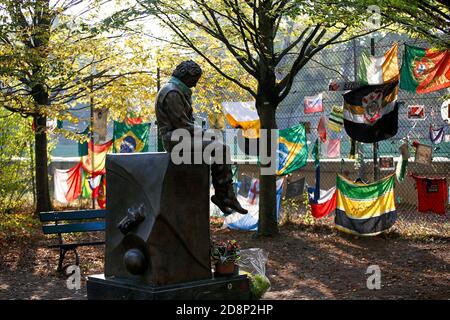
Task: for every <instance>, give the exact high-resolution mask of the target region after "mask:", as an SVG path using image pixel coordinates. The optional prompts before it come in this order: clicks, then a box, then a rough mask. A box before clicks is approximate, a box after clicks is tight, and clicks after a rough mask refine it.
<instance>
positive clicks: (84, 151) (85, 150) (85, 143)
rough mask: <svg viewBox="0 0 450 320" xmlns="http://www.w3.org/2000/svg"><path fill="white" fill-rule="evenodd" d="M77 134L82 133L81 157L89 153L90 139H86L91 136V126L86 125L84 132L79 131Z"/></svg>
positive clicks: (79, 144) (79, 147)
mask: <svg viewBox="0 0 450 320" xmlns="http://www.w3.org/2000/svg"><path fill="white" fill-rule="evenodd" d="M77 134H79V135H82V139H84V140H83V141H78V155H79V156H80V157H82V156H86V155H87V154H88V149H89V148H88V144H89V142H88V141H85V139H86V138H90V131H89V126H87V127H86V129H84V130H83V131H82V132H78V133H77Z"/></svg>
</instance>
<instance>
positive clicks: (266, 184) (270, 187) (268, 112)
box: [256, 86, 278, 237]
mask: <svg viewBox="0 0 450 320" xmlns="http://www.w3.org/2000/svg"><path fill="white" fill-rule="evenodd" d="M272 88H273V87H272ZM259 91H260V92H261V94H258V97H257V99H256V107H257V109H258V114H259V117H260V122H261V129H268V130H267V148H266V150H267V156H268V158H270V159H272V161H273V160H275V156H276V154H272V153H271V150H272V148H271V147H270V145H271V143H277V141H271V134H270V131H271V129H276V128H277V125H276V118H275V111H276V108H277V103H276V99H275V97H276V96H275V95H274V93H272V92H271V91H272V90H270V89H269V88H268V89H267V90H266V89H265V86H261V90H259ZM260 142H262V139H260ZM259 150H261V147H260V148H259ZM259 182H260V184H259V222H258V236H259V237H269V236H272V235H276V234H277V233H278V221H277V197H276V194H277V190H276V176H275V174H270V175H267V174H262V172H260V175H259Z"/></svg>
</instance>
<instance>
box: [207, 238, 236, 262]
mask: <svg viewBox="0 0 450 320" xmlns="http://www.w3.org/2000/svg"><path fill="white" fill-rule="evenodd" d="M239 258H240V246H239V244H238V243H237V241H236V240H228V241H220V242H216V241H212V242H211V261H212V262H213V263H214V264H217V263H221V264H226V263H233V264H234V263H235V262H236V261H238V260H239Z"/></svg>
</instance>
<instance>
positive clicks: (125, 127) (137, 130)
mask: <svg viewBox="0 0 450 320" xmlns="http://www.w3.org/2000/svg"><path fill="white" fill-rule="evenodd" d="M149 133H150V125H149V124H148V123H143V124H135V125H132V124H129V123H126V122H116V121H114V152H115V153H134V152H147V151H148V150H149V145H148V136H149Z"/></svg>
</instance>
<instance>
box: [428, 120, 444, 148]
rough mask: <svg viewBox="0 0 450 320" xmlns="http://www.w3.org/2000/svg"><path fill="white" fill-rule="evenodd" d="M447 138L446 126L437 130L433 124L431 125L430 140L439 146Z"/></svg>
mask: <svg viewBox="0 0 450 320" xmlns="http://www.w3.org/2000/svg"><path fill="white" fill-rule="evenodd" d="M444 136H445V126H444V127H442V128H440V129H435V128H434V127H433V125H432V124H430V140H431V142H433V144H439V143H441V142H442V141H443V140H444Z"/></svg>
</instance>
